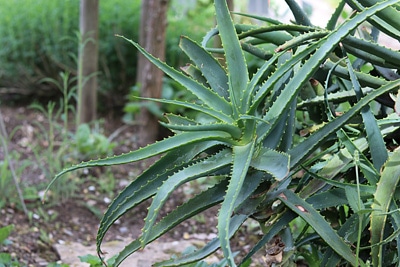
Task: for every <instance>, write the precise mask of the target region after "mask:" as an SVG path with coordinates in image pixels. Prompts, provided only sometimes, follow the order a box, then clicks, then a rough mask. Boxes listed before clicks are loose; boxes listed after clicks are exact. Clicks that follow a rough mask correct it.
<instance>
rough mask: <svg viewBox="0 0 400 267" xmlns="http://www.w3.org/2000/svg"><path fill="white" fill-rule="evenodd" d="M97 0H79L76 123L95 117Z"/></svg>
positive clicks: (91, 119) (88, 120)
mask: <svg viewBox="0 0 400 267" xmlns="http://www.w3.org/2000/svg"><path fill="white" fill-rule="evenodd" d="M98 15H99V0H81V2H80V17H79V28H80V34H81V42H80V44H79V61H78V62H79V63H78V73H79V77H78V107H77V122H76V123H77V125H79V124H81V123H86V122H90V121H93V120H95V119H96V110H97V71H98V21H99V19H98Z"/></svg>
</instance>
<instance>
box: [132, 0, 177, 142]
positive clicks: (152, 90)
mask: <svg viewBox="0 0 400 267" xmlns="http://www.w3.org/2000/svg"><path fill="white" fill-rule="evenodd" d="M168 2H169V1H168V0H146V1H142V7H141V20H140V33H139V43H140V45H141V46H142V47H143V48H144V49H145V50H146V51H148V52H150V54H152V55H154V56H155V57H157V58H159V59H161V60H165V35H166V28H167V18H166V14H167V9H168ZM137 69H138V72H137V79H136V81H137V83H138V85H139V86H140V92H141V96H142V97H151V98H160V97H161V91H162V78H163V72H162V71H161V70H159V69H158V68H157V67H155V66H154V65H153V64H152V63H150V62H149V61H148V60H147V59H146V58H145V57H144V56H142V55H141V54H140V53H139V58H138V68H137ZM138 122H139V131H138V142H139V143H140V145H147V144H149V143H152V142H154V141H155V140H157V135H158V129H159V123H158V119H157V118H156V117H155V116H153V115H152V114H151V113H150V112H149V111H148V110H147V109H145V108H142V110H141V111H140V114H139V116H138Z"/></svg>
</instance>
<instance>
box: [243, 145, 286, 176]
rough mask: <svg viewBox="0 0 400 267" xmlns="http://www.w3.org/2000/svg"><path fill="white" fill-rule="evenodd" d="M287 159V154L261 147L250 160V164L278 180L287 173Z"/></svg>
mask: <svg viewBox="0 0 400 267" xmlns="http://www.w3.org/2000/svg"><path fill="white" fill-rule="evenodd" d="M289 161H290V160H289V155H287V154H284V153H281V152H278V151H275V150H272V149H269V148H266V147H263V148H261V150H260V151H258V152H257V155H256V156H255V157H254V158H253V159H252V160H251V163H250V165H251V167H253V168H255V169H257V170H260V171H265V172H267V173H269V174H271V175H272V176H274V178H275V179H277V180H278V181H280V180H282V179H283V178H285V177H286V176H287V175H288V174H289Z"/></svg>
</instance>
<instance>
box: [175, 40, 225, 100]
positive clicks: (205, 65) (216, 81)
mask: <svg viewBox="0 0 400 267" xmlns="http://www.w3.org/2000/svg"><path fill="white" fill-rule="evenodd" d="M180 47H181V48H182V50H183V51H184V52H185V53H186V54H187V55H188V56H189V58H190V59H191V60H192V61H193V62H194V63H195V64H196V66H197V68H198V69H199V70H200V71H201V73H202V74H203V75H204V77H205V78H206V80H207V83H208V84H209V85H210V86H211V88H212V89H213V90H214V92H216V93H218V94H219V95H220V96H222V97H224V98H225V99H226V100H228V97H229V91H228V89H229V87H228V75H227V73H226V71H225V70H224V69H223V68H222V66H221V64H219V62H218V61H217V60H216V59H215V58H214V57H213V56H212V55H211V54H210V53H209V52H207V51H206V50H204V48H202V47H201V46H199V45H198V44H196V43H195V42H194V41H192V40H190V39H189V38H187V37H182V38H181V42H180Z"/></svg>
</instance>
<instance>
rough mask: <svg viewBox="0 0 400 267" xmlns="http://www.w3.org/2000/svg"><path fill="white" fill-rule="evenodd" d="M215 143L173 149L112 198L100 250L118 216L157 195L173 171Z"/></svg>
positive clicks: (103, 221) (101, 229)
mask: <svg viewBox="0 0 400 267" xmlns="http://www.w3.org/2000/svg"><path fill="white" fill-rule="evenodd" d="M216 144H217V143H216V142H213V141H210V142H202V143H198V144H195V145H191V146H181V147H179V148H177V149H175V150H173V151H170V152H168V153H167V154H166V155H164V156H163V157H161V159H159V160H158V161H157V162H155V163H154V164H153V165H152V166H150V167H149V168H148V169H147V170H145V171H144V172H143V173H142V174H141V175H140V176H139V177H137V178H136V179H135V180H133V181H132V182H131V183H130V184H129V185H128V186H127V187H126V188H125V189H124V190H122V191H121V192H120V194H119V195H118V196H117V197H116V198H115V199H114V200H113V202H111V204H110V206H109V207H108V208H107V210H106V212H105V213H104V215H103V218H102V219H101V221H100V227H99V230H98V232H97V237H96V241H97V249H98V252H99V253H100V245H101V242H102V240H103V238H104V235H105V234H106V233H107V231H108V229H109V228H110V227H111V225H112V224H113V223H114V222H115V221H116V220H118V219H119V218H120V217H121V216H122V215H124V214H125V213H126V212H127V211H128V210H130V209H132V208H134V207H136V206H137V205H138V204H140V203H142V202H143V201H144V200H146V199H148V198H150V197H151V196H153V195H155V193H156V192H157V188H158V187H159V186H161V185H162V183H163V182H164V181H165V180H166V179H167V178H168V177H169V176H170V175H172V174H173V173H174V172H176V171H177V170H179V169H181V168H182V167H185V166H187V165H188V164H190V162H191V161H192V159H193V158H194V157H195V156H197V155H198V154H200V153H201V152H203V151H204V150H206V149H209V148H210V147H213V146H214V145H216Z"/></svg>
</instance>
